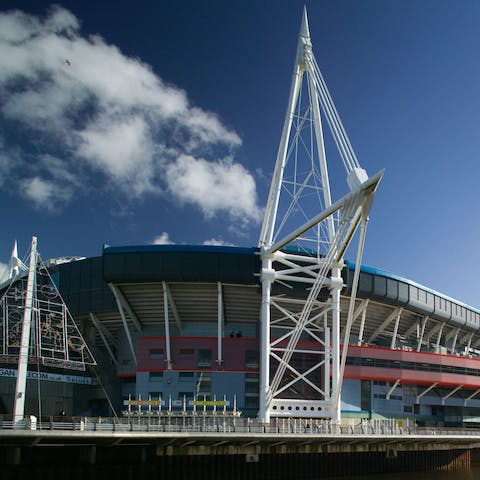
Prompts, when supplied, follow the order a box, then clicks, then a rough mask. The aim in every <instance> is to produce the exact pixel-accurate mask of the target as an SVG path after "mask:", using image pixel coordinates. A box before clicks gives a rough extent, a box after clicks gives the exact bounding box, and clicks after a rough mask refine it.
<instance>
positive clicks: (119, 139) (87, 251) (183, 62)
mask: <svg viewBox="0 0 480 480" xmlns="http://www.w3.org/2000/svg"><path fill="white" fill-rule="evenodd" d="M1 8H2V11H1V14H0V58H1V60H0V201H1V202H2V217H3V218H2V225H3V228H2V229H1V233H0V261H1V262H3V263H5V262H7V260H8V256H9V252H10V250H11V246H12V243H13V240H14V239H17V240H18V241H19V250H20V253H21V254H23V253H24V252H25V251H26V250H27V248H28V244H29V241H30V238H31V236H32V235H34V234H35V235H37V236H38V238H39V248H40V252H41V253H42V256H43V257H44V258H49V257H53V256H61V255H82V256H93V255H98V254H100V253H101V248H102V244H103V243H107V244H110V245H134V244H145V243H152V242H153V241H155V239H158V238H159V237H161V238H162V239H163V240H164V241H165V240H169V241H172V242H174V243H192V244H201V243H204V242H207V243H225V244H234V245H239V246H253V245H256V244H257V241H258V235H259V230H260V221H261V220H260V219H261V216H262V209H263V206H264V204H265V202H266V196H267V192H268V187H269V182H270V176H271V173H272V170H273V166H274V160H275V155H276V149H277V146H278V140H279V136H280V131H281V126H282V123H283V117H284V113H285V108H286V103H287V96H288V91H289V86H290V80H291V72H292V66H293V61H294V56H295V49H296V43H297V35H298V30H299V27H300V20H301V14H302V8H303V2H299V1H293V0H292V1H278V0H277V1H273V0H272V1H262V2H256V1H253V0H252V1H231V2H225V1H220V0H218V1H208V2H198V1H193V0H190V1H176V2H153V1H152V2H150V1H144V2H141V3H139V4H138V5H137V6H136V7H135V8H131V2H128V3H127V2H123V1H116V2H109V1H104V2H92V1H88V2H87V1H85V2H59V3H57V8H56V9H53V10H52V7H51V5H50V4H49V3H48V2H42V1H35V2H33V1H32V2H24V1H20V0H16V1H14V2H9V1H8V0H6V1H5V0H4V1H3V2H2V7H1ZM307 8H308V13H309V22H310V31H311V35H312V41H313V47H314V52H315V55H316V58H317V61H318V63H319V65H320V68H321V70H322V73H323V75H324V77H325V79H326V81H327V84H328V86H329V89H330V92H331V93H332V96H333V98H334V101H335V103H336V106H337V109H338V111H339V113H340V116H341V118H342V120H343V123H344V125H345V127H346V130H347V132H348V135H349V137H350V140H351V142H352V144H353V147H354V149H355V151H356V153H357V157H358V159H359V161H360V163H361V165H362V166H363V167H364V168H365V169H366V170H367V172H368V173H369V174H373V173H375V172H377V171H378V170H380V169H381V168H385V169H386V173H385V176H384V179H383V181H382V184H381V186H380V189H379V191H378V194H377V198H376V203H375V205H374V208H373V210H372V213H371V221H370V224H369V230H368V234H367V245H366V249H365V254H364V263H366V264H368V265H371V266H375V267H378V268H383V269H386V270H390V271H392V272H395V273H397V274H400V275H404V276H406V277H408V278H410V279H412V280H415V281H417V282H419V283H423V284H425V285H427V286H429V287H431V288H433V289H436V290H439V291H441V292H442V293H445V294H447V295H450V296H452V297H455V298H458V299H459V300H462V301H464V302H466V303H469V304H471V305H473V306H477V307H479V306H480V301H479V295H478V293H479V288H478V286H477V283H478V282H477V269H478V268H479V267H480V258H479V255H478V245H477V244H478V238H479V237H480V220H479V217H478V215H477V210H478V205H480V188H479V187H478V184H479V181H478V178H479V177H480V175H479V174H480V166H479V158H478V156H479V154H478V152H479V151H480V94H479V85H480V60H479V56H478V52H479V51H480V29H479V28H478V25H479V24H480V3H479V2H477V1H473V0H472V1H470V0H463V1H461V2H458V1H453V0H452V1H442V0H436V1H426V0H416V1H413V0H411V1H385V0H370V1H369V0H364V1H361V2H359V1H357V0H351V1H347V0H340V1H336V2H327V1H315V2H313V1H312V2H307ZM11 9H18V10H20V11H22V12H23V14H20V13H12V12H11ZM65 60H68V62H69V64H68V63H67V62H66V61H65ZM342 181H343V180H342Z"/></svg>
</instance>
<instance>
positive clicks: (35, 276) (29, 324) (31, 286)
mask: <svg viewBox="0 0 480 480" xmlns="http://www.w3.org/2000/svg"><path fill="white" fill-rule="evenodd" d="M12 257H16V258H18V257H17V254H16V247H14V252H12ZM0 315H1V320H2V321H1V328H0V336H1V346H0V355H6V356H9V357H16V356H18V375H17V380H16V385H15V395H14V406H13V415H14V421H15V422H19V424H20V422H23V417H24V411H25V394H26V381H27V366H28V360H29V358H30V357H34V358H36V359H37V360H39V361H41V363H42V365H46V366H53V367H58V368H66V369H74V370H85V365H86V364H91V365H94V364H95V360H94V358H93V355H92V354H91V352H90V350H89V348H88V346H87V345H86V343H85V340H84V339H83V337H82V335H81V333H80V331H79V330H78V327H77V326H76V324H75V322H74V320H73V318H72V316H71V315H70V313H69V311H68V309H67V307H66V305H65V302H64V301H63V299H62V298H61V296H60V293H59V291H58V289H57V287H56V285H55V284H54V282H53V280H52V278H51V276H50V273H49V271H48V270H47V268H46V267H45V265H44V264H43V262H42V260H41V258H40V255H39V254H38V252H37V238H36V237H33V238H32V244H31V250H30V261H29V268H28V276H27V278H26V279H25V278H24V276H22V275H19V274H18V273H17V274H15V275H13V276H12V278H11V280H10V285H9V286H8V288H7V289H6V290H5V292H4V293H3V295H2V297H1V298H0Z"/></svg>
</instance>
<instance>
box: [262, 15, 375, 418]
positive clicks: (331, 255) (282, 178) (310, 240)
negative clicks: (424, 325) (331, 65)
mask: <svg viewBox="0 0 480 480" xmlns="http://www.w3.org/2000/svg"><path fill="white" fill-rule="evenodd" d="M304 85H305V86H304ZM322 118H325V119H326V120H327V123H328V125H329V127H330V131H331V134H332V137H333V139H334V141H335V144H336V146H337V150H338V153H339V155H340V158H341V160H342V163H343V166H344V168H345V171H346V177H347V184H348V187H349V190H350V191H349V192H348V193H347V194H346V195H343V196H341V197H340V199H339V200H337V201H336V202H334V203H332V194H331V186H330V180H329V175H328V168H327V161H326V151H325V143H324V135H323V128H322ZM381 177H382V172H380V173H379V174H377V175H375V176H374V177H372V178H370V179H369V178H368V175H367V173H366V172H365V170H364V169H363V168H361V167H360V164H359V162H358V160H357V157H356V155H355V152H354V151H353V148H352V146H351V143H350V141H349V139H348V137H347V134H346V132H345V129H344V127H343V124H342V122H341V120H340V117H339V115H338V112H337V110H336V108H335V105H334V103H333V100H332V97H331V95H330V93H329V91H328V88H327V86H326V83H325V80H324V79H323V76H322V74H321V72H320V69H319V67H318V64H317V62H316V60H315V57H314V55H313V51H312V43H311V39H310V32H309V27H308V19H307V13H306V10H304V13H303V19H302V25H301V29H300V35H299V40H298V47H297V54H296V60H295V66H294V72H293V79H292V85H291V89H290V96H289V102H288V107H287V112H286V116H285V122H284V126H283V131H282V135H281V139H280V145H279V148H278V154H277V159H276V164H275V170H274V174H273V179H272V183H271V187H270V193H269V196H268V202H267V207H266V210H265V216H264V221H263V225H262V230H261V234H260V240H259V246H260V249H261V258H262V271H261V281H262V308H261V324H262V335H261V337H262V338H261V377H260V410H259V418H260V419H261V420H262V421H263V422H269V420H270V416H271V415H273V416H306V415H308V416H309V417H315V416H316V417H324V418H325V417H327V418H331V419H333V420H334V421H335V422H339V421H340V393H341V387H342V376H343V369H344V368H345V360H346V349H345V350H344V352H343V357H342V358H341V350H340V346H341V341H340V327H339V319H340V291H341V289H342V288H343V281H342V277H341V269H342V267H343V255H344V253H345V251H346V249H347V248H348V246H349V244H350V242H351V240H352V238H353V237H354V235H355V232H356V231H357V229H358V227H359V226H360V225H361V228H360V238H359V242H358V250H357V262H356V265H360V263H361V258H362V252H363V245H364V241H365V233H366V224H367V221H368V213H369V211H370V208H371V205H372V201H373V197H374V192H375V190H376V188H377V186H378V183H379V181H380V179H381ZM282 214H283V216H281V215H282ZM358 275H359V272H358V271H357V272H356V275H355V278H354V284H353V288H352V296H351V301H350V308H349V316H348V319H349V320H348V322H347V328H346V329H345V338H344V341H343V343H344V345H348V338H349V334H350V326H351V323H352V318H353V313H354V312H353V309H354V305H355V297H356V284H357V283H358ZM275 282H276V283H277V284H281V285H283V286H285V287H286V288H290V289H293V285H295V284H297V285H298V284H302V285H307V286H308V288H309V293H308V296H307V298H299V297H295V296H294V295H293V294H292V295H286V294H281V295H274V294H272V285H273V284H274V283H275ZM326 290H328V292H329V294H328V298H323V297H324V296H325V295H324V294H325V291H326ZM349 325H350V326H349ZM270 372H272V375H271V373H270ZM330 377H331V378H330Z"/></svg>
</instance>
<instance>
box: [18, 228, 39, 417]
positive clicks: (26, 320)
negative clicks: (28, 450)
mask: <svg viewBox="0 0 480 480" xmlns="http://www.w3.org/2000/svg"><path fill="white" fill-rule="evenodd" d="M36 272H37V237H32V246H31V249H30V266H29V269H28V280H27V291H26V295H25V310H24V314H23V325H22V337H21V341H20V353H19V355H18V373H17V382H16V384H15V399H14V406H13V416H14V422H16V423H18V422H21V421H22V420H23V417H24V415H25V391H26V386H27V367H28V354H29V349H30V331H31V325H32V312H33V300H34V298H33V295H34V292H35V280H36Z"/></svg>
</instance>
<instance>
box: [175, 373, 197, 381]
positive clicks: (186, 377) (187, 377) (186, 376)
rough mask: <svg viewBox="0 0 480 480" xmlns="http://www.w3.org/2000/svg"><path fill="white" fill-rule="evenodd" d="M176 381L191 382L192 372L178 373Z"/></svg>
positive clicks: (192, 378)
mask: <svg viewBox="0 0 480 480" xmlns="http://www.w3.org/2000/svg"><path fill="white" fill-rule="evenodd" d="M178 380H179V381H180V382H193V380H194V373H193V372H180V373H179V374H178Z"/></svg>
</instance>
